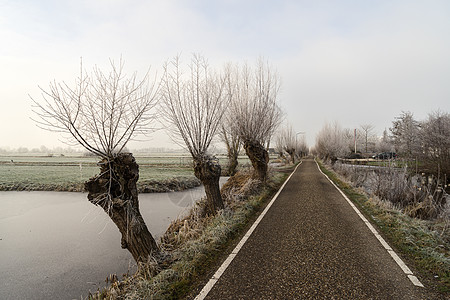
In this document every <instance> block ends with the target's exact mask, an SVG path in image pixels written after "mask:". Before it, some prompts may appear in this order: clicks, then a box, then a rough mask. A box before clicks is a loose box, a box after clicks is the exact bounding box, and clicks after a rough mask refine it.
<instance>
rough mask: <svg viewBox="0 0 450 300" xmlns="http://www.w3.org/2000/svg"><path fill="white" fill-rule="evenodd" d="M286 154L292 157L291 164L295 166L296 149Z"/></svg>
mask: <svg viewBox="0 0 450 300" xmlns="http://www.w3.org/2000/svg"><path fill="white" fill-rule="evenodd" d="M286 152H287V153H288V154H289V156H290V157H291V162H292V163H293V164H295V149H289V150H286Z"/></svg>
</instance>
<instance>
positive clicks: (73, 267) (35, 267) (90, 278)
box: [0, 187, 204, 299]
mask: <svg viewBox="0 0 450 300" xmlns="http://www.w3.org/2000/svg"><path fill="white" fill-rule="evenodd" d="M203 195H204V191H203V188H202V187H199V188H195V189H191V190H187V191H183V192H173V193H161V194H140V195H139V202H140V210H141V213H142V215H143V217H144V219H145V222H146V224H147V226H148V227H149V230H150V232H151V233H152V234H153V236H154V237H155V238H156V239H157V240H159V237H160V236H161V235H162V234H163V233H164V232H165V230H166V229H167V227H168V226H169V224H170V222H171V221H172V220H174V219H175V218H177V217H178V216H180V215H181V214H183V213H185V212H186V211H188V210H189V207H190V206H191V205H192V203H194V202H195V201H196V200H197V199H199V198H201V197H202V196H203ZM133 265H134V261H133V258H132V256H131V254H129V252H128V251H127V250H123V249H122V248H121V247H120V233H119V230H118V229H117V227H116V226H115V225H114V223H112V221H110V219H109V217H108V216H107V215H106V213H105V212H104V211H103V210H102V209H101V208H99V207H96V206H94V205H93V204H91V203H90V202H88V200H87V194H86V193H66V192H0V270H1V272H0V299H80V296H83V297H86V296H87V293H88V292H89V290H90V291H92V292H94V291H96V290H97V288H98V287H100V286H102V285H104V282H105V279H106V277H107V275H108V274H113V273H114V274H117V275H120V276H119V277H121V275H122V274H123V273H126V272H127V270H128V269H129V268H130V267H131V268H132V267H133Z"/></svg>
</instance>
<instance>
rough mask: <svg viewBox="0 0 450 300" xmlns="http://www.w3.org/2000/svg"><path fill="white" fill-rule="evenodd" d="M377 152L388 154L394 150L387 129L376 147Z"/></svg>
mask: <svg viewBox="0 0 450 300" xmlns="http://www.w3.org/2000/svg"><path fill="white" fill-rule="evenodd" d="M376 146H377V147H376V148H377V150H378V151H379V152H387V151H392V150H393V145H392V141H391V138H390V137H389V135H388V133H387V130H386V129H385V130H384V131H383V136H382V137H381V138H380V139H379V140H378V143H377V145H376Z"/></svg>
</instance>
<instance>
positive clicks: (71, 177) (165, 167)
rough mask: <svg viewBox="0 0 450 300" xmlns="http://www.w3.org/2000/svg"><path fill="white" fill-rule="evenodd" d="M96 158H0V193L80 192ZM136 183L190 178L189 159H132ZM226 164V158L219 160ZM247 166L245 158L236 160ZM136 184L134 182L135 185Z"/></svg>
mask: <svg viewBox="0 0 450 300" xmlns="http://www.w3.org/2000/svg"><path fill="white" fill-rule="evenodd" d="M97 161H98V158H96V157H88V156H53V157H50V156H0V190H4V191H5V190H7V191H8V190H69V191H71V190H74V191H75V190H81V189H82V186H83V183H84V182H85V181H87V180H88V179H89V178H91V177H92V176H95V175H97V174H98V172H99V167H98V166H97ZM136 161H137V163H138V164H139V182H140V183H143V182H146V181H160V182H161V181H169V180H171V179H174V178H180V177H183V178H186V177H187V178H193V177H194V172H193V169H192V159H191V157H190V156H186V155H184V156H182V155H179V154H178V155H170V154H168V155H161V154H158V155H146V156H136ZM219 161H220V163H221V164H222V166H223V165H225V164H226V162H227V158H226V157H224V156H222V157H219ZM239 163H240V164H241V165H243V164H248V163H249V160H248V158H246V157H241V158H240V159H239ZM139 182H138V183H139Z"/></svg>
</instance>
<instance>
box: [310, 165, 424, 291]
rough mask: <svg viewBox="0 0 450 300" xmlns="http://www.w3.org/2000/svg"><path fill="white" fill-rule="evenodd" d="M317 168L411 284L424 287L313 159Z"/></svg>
mask: <svg viewBox="0 0 450 300" xmlns="http://www.w3.org/2000/svg"><path fill="white" fill-rule="evenodd" d="M314 161H315V163H316V165H317V168H318V169H319V171H320V173H322V175H324V176H325V177H326V178H327V179H328V181H330V182H331V184H332V185H333V186H334V187H335V188H336V189H337V190H338V191H339V193H341V195H342V196H343V197H344V199H345V200H346V201H347V202H348V204H350V206H351V207H352V208H353V210H354V211H355V212H356V214H357V215H358V216H359V217H360V219H361V220H362V221H363V222H364V224H366V226H367V227H368V228H369V230H370V231H371V232H372V233H373V235H374V236H375V237H376V238H377V240H378V241H379V242H380V243H381V245H382V246H383V248H384V249H385V250H386V251H387V252H388V253H389V255H390V256H391V257H392V259H394V261H395V262H396V263H397V265H398V266H399V267H400V269H402V271H403V273H405V275H406V276H407V277H408V279H409V280H410V281H411V282H412V284H413V285H415V286H418V287H424V285H423V284H422V283H421V282H420V280H419V279H418V278H417V277H416V276H415V275H414V274H413V272H412V271H411V270H410V269H409V268H408V266H407V265H406V264H405V263H404V262H403V260H402V259H401V258H400V257H399V256H398V255H397V253H396V252H395V251H394V250H393V249H392V248H391V246H389V244H388V243H387V242H386V241H385V239H384V238H383V237H382V236H381V235H380V234H379V233H378V231H377V230H376V229H375V228H374V227H373V225H372V224H371V223H370V222H369V220H367V218H366V217H365V216H364V215H363V214H362V213H361V212H360V211H359V209H358V208H357V207H356V205H355V204H353V202H352V201H351V200H350V199H349V198H348V197H347V195H345V193H344V192H343V191H342V190H341V189H340V188H339V187H338V186H337V185H336V184H335V183H334V182H333V181H332V180H331V179H330V177H328V176H327V174H325V173H324V172H322V170H321V169H320V166H319V163H318V162H317V160H316V159H314Z"/></svg>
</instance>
